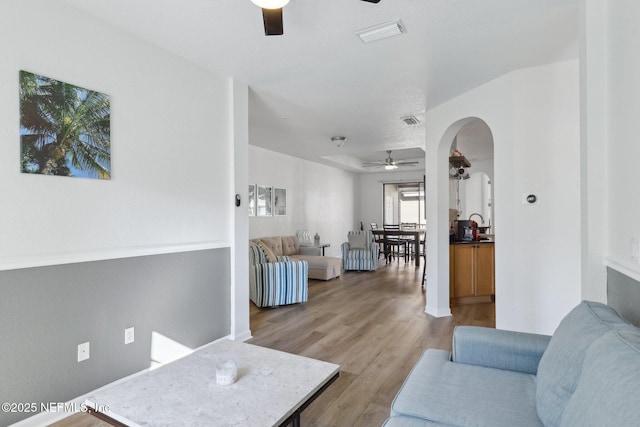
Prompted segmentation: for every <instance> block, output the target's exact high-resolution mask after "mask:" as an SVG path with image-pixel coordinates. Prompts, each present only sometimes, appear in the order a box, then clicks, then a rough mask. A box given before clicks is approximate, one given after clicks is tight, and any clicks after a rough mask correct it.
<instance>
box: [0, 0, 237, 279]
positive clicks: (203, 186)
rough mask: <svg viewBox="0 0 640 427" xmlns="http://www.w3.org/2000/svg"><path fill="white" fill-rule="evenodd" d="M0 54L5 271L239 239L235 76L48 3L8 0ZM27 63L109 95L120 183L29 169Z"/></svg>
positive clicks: (1, 259)
mask: <svg viewBox="0 0 640 427" xmlns="http://www.w3.org/2000/svg"><path fill="white" fill-rule="evenodd" d="M34 11H37V12H38V13H34ZM79 35H82V36H79ZM0 51H1V52H2V57H3V60H2V64H1V65H0V91H1V92H0V99H1V100H2V102H0V145H1V147H2V150H3V155H2V156H0V194H2V203H3V208H2V209H0V235H1V236H2V238H1V239H0V268H13V267H16V266H24V265H32V264H47V263H56V262H64V261H65V260H77V259H78V256H80V257H83V258H85V259H86V258H101V257H106V258H108V257H112V256H120V255H124V256H126V255H127V254H128V253H130V252H135V251H137V250H139V249H140V248H145V249H150V250H151V251H152V252H153V251H156V250H160V251H162V250H164V249H162V248H166V247H173V246H176V245H194V244H207V245H213V246H216V245H217V246H223V245H226V246H228V245H229V244H230V242H231V240H232V232H231V229H232V227H231V226H232V222H231V215H230V213H231V211H230V209H229V205H230V203H231V200H232V197H231V196H232V194H231V189H232V185H231V183H232V179H233V175H232V173H231V171H230V167H229V165H228V164H227V162H226V161H220V159H229V158H231V152H230V151H231V147H232V140H231V134H230V123H231V113H230V108H229V101H230V99H231V85H230V84H229V80H228V79H226V78H222V77H220V76H217V75H214V74H212V73H211V72H208V71H206V70H204V69H202V68H199V67H197V66H194V65H191V64H188V63H186V62H185V61H184V60H182V59H180V58H178V57H175V56H173V55H170V54H168V53H165V52H164V51H162V50H159V49H157V48H154V47H153V46H151V45H149V44H146V43H144V42H142V41H140V40H137V39H134V38H132V37H130V36H128V35H126V34H124V33H121V32H118V31H115V30H113V29H112V28H110V27H108V26H106V25H104V24H102V23H100V22H98V21H96V20H94V19H92V18H89V17H87V16H85V15H84V14H81V13H80V12H76V11H75V10H73V9H71V8H68V7H65V6H61V5H60V4H55V5H53V4H50V2H48V1H45V0H40V1H37V0H34V1H29V2H23V1H19V0H3V2H2V3H1V6H0ZM19 70H27V71H31V72H35V73H38V74H42V75H44V76H47V77H52V78H55V79H58V80H62V81H64V82H68V83H72V84H75V85H78V86H82V87H85V88H90V89H94V90H98V91H100V92H104V93H106V94H109V95H110V96H111V147H112V157H111V165H112V179H111V180H109V181H101V180H91V179H78V178H64V177H49V176H42V175H29V174H22V173H20V166H19V159H20V137H19V110H18V105H19V102H18V71H19Z"/></svg>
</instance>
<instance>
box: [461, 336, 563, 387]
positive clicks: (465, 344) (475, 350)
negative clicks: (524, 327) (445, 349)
mask: <svg viewBox="0 0 640 427" xmlns="http://www.w3.org/2000/svg"><path fill="white" fill-rule="evenodd" d="M550 339H551V337H550V336H547V335H538V334H528V333H524V332H514V331H506V330H501V329H493V328H483V327H478V326H456V328H455V330H454V333H453V345H452V346H453V350H452V351H453V361H454V362H456V363H466V364H468V365H479V366H485V367H487V368H497V369H506V370H508V371H517V372H524V373H525V374H534V375H535V374H536V373H537V371H538V364H539V363H540V358H541V357H542V355H543V354H544V351H545V350H546V348H547V345H549V340H550Z"/></svg>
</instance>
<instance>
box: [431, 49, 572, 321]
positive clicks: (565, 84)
mask: <svg viewBox="0 0 640 427" xmlns="http://www.w3.org/2000/svg"><path fill="white" fill-rule="evenodd" d="M578 83H579V81H578V61H577V60H575V61H567V62H562V63H558V64H552V65H547V66H542V67H536V68H531V69H526V70H520V71H516V72H514V73H511V74H509V75H506V76H503V77H501V78H499V79H496V80H494V81H492V82H490V83H487V84H485V85H483V86H481V87H478V88H476V89H474V90H472V91H469V92H468V93H466V94H464V95H462V96H460V97H458V98H456V99H454V100H452V101H449V102H447V103H445V104H443V105H441V106H439V107H437V108H435V109H432V110H430V111H428V112H427V117H426V122H427V123H429V127H428V128H427V138H426V143H427V145H426V147H427V150H426V151H427V153H426V161H427V168H426V169H427V183H428V185H427V197H428V203H427V224H429V227H428V228H427V283H428V284H430V285H428V286H427V307H426V311H427V312H428V313H430V314H433V315H436V316H443V315H448V314H449V313H450V311H449V259H448V258H449V257H448V253H449V252H448V206H449V200H448V195H449V185H448V169H449V168H448V152H449V147H450V146H451V142H452V140H453V137H454V136H455V135H456V133H457V132H458V131H459V129H460V128H461V127H462V126H464V124H466V123H467V122H468V121H469V120H470V119H471V118H480V119H482V120H484V121H485V122H486V123H487V125H488V126H489V128H490V129H491V132H492V134H493V137H494V203H495V222H496V223H497V224H499V231H498V234H497V235H496V325H497V327H499V328H507V329H514V330H522V331H531V332H540V333H552V332H553V330H554V329H555V327H556V326H557V323H558V322H559V320H560V319H561V318H562V317H563V316H564V315H565V314H566V313H567V312H568V311H569V310H570V309H571V308H572V307H573V306H574V305H575V304H576V303H577V302H578V301H579V300H580V270H579V269H580V233H579V231H580V230H579V226H580V198H579V195H580V192H579V172H580V170H579V161H578V159H579V155H580V152H579V84H578ZM567 159H576V160H575V161H574V162H568V161H566V160H567ZM523 193H535V194H537V195H538V197H539V200H540V202H539V203H538V204H536V205H534V206H529V205H523V204H522V202H521V199H522V194H523Z"/></svg>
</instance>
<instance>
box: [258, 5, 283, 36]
mask: <svg viewBox="0 0 640 427" xmlns="http://www.w3.org/2000/svg"><path fill="white" fill-rule="evenodd" d="M262 22H263V23H264V35H265V36H281V35H282V34H284V28H283V26H282V8H280V9H262Z"/></svg>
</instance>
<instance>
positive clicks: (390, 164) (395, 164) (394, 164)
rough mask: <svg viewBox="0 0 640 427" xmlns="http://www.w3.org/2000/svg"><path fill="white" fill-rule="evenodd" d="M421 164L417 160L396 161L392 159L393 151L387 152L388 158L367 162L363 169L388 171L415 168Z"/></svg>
mask: <svg viewBox="0 0 640 427" xmlns="http://www.w3.org/2000/svg"><path fill="white" fill-rule="evenodd" d="M418 163H419V162H418V161H417V160H398V161H395V160H393V158H392V157H391V150H387V158H386V159H384V160H381V161H377V162H365V163H363V164H362V167H363V168H381V167H384V168H385V169H386V170H393V169H398V168H399V167H402V166H415V165H417V164H418Z"/></svg>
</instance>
